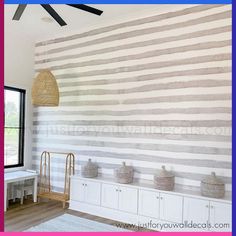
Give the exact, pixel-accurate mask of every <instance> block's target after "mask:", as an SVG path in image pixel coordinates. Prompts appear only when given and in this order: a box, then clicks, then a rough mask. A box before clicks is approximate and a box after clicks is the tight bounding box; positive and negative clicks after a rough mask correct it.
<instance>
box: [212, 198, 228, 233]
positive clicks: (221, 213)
mask: <svg viewBox="0 0 236 236" xmlns="http://www.w3.org/2000/svg"><path fill="white" fill-rule="evenodd" d="M231 222H232V205H231V204H227V203H221V202H215V201H210V224H211V226H214V228H213V229H211V231H219V232H230V231H232V223H231ZM225 224H226V225H225ZM227 224H228V225H227ZM228 226H229V227H228Z"/></svg>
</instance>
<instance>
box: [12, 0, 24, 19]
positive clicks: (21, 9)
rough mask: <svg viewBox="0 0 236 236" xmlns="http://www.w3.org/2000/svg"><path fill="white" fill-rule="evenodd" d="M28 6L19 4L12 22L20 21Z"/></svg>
mask: <svg viewBox="0 0 236 236" xmlns="http://www.w3.org/2000/svg"><path fill="white" fill-rule="evenodd" d="M26 6H27V4H19V5H18V7H17V9H16V12H15V14H14V16H13V18H12V20H20V18H21V16H22V14H23V12H24V10H25V8H26Z"/></svg>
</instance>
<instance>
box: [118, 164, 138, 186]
mask: <svg viewBox="0 0 236 236" xmlns="http://www.w3.org/2000/svg"><path fill="white" fill-rule="evenodd" d="M114 174H115V179H116V182H118V183H121V184H129V183H132V182H133V176H134V169H133V167H132V166H127V165H126V164H125V162H122V166H121V167H120V168H118V169H115V171H114Z"/></svg>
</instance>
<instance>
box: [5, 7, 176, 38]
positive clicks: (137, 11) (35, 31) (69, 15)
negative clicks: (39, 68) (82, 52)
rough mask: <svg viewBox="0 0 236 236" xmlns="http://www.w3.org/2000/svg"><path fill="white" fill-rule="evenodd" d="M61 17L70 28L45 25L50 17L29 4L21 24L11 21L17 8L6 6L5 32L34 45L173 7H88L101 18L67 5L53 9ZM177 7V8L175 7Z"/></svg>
mask: <svg viewBox="0 0 236 236" xmlns="http://www.w3.org/2000/svg"><path fill="white" fill-rule="evenodd" d="M51 6H52V7H53V8H54V9H55V10H56V11H57V12H58V14H59V15H60V16H61V17H62V18H63V19H64V20H65V22H66V23H67V26H63V27H61V26H60V25H58V23H57V22H55V21H52V22H51V23H46V22H44V21H42V18H43V17H49V18H51V17H50V15H49V14H48V13H47V12H46V11H45V10H44V9H43V8H42V7H41V6H40V5H38V4H34V5H32V4H29V5H27V8H26V9H25V11H24V13H23V15H22V17H21V19H20V21H12V17H13V15H14V12H15V10H16V8H17V5H5V30H7V31H8V32H9V31H10V32H12V33H13V32H14V35H19V34H24V35H25V36H27V37H29V38H30V39H31V40H33V41H38V40H41V39H47V38H49V37H50V36H52V35H60V34H63V33H68V32H73V31H77V32H79V31H80V29H81V31H84V30H86V28H89V27H94V26H95V27H96V25H101V24H102V25H104V24H107V25H109V24H112V23H111V22H114V21H115V20H118V22H119V21H122V20H127V19H132V16H133V17H135V16H137V15H138V16H139V15H144V16H145V12H152V13H155V12H157V13H158V12H160V11H162V10H163V9H170V8H172V7H174V5H172V6H171V7H170V5H159V4H157V5H151V4H141V5H138V4H133V5H129V4H122V5H121V4H120V5H117V4H106V5H104V4H97V5H89V6H92V7H95V8H98V9H100V10H103V11H104V12H103V14H102V15H101V16H97V15H94V14H91V13H88V12H85V11H82V10H78V9H75V8H73V7H69V6H66V5H65V4H63V5H61V4H57V5H54V4H53V5H51ZM175 6H176V5H175Z"/></svg>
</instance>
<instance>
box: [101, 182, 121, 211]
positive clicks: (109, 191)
mask: <svg viewBox="0 0 236 236" xmlns="http://www.w3.org/2000/svg"><path fill="white" fill-rule="evenodd" d="M118 191H119V189H118V186H116V185H113V184H102V201H101V204H102V206H103V207H108V208H113V209H118V194H119V192H118Z"/></svg>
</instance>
